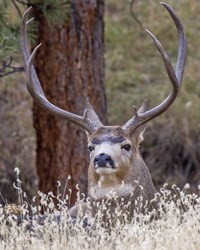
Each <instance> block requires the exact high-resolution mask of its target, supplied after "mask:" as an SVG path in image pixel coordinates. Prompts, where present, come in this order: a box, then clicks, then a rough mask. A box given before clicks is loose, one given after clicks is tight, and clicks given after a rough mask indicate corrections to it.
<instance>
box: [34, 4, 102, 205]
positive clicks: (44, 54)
mask: <svg viewBox="0 0 200 250" xmlns="http://www.w3.org/2000/svg"><path fill="white" fill-rule="evenodd" d="M72 7H73V8H72V11H71V14H70V18H69V20H67V21H66V24H65V25H63V26H62V27H56V28H55V27H53V28H52V27H49V25H48V23H47V21H46V19H45V17H44V16H43V15H42V14H41V13H40V12H38V11H37V10H35V13H36V17H37V18H38V20H39V41H38V42H42V47H41V48H40V50H39V52H38V54H37V57H36V60H35V65H36V69H37V72H38V76H39V79H40V81H41V83H42V87H43V90H44V92H45V95H46V97H47V99H48V100H49V101H51V102H52V103H53V104H55V105H57V106H59V107H60V108H63V109H65V110H67V111H70V112H74V113H76V114H79V115H82V114H83V111H84V106H85V96H87V95H88V96H89V99H90V102H91V103H92V105H93V107H94V109H95V110H96V112H97V114H98V115H99V117H100V118H101V120H102V122H103V123H106V118H105V117H106V98H105V91H104V85H103V83H104V57H103V53H104V38H103V35H104V22H103V14H104V1H103V0H88V1H82V0H72ZM33 115H34V126H35V129H36V137H37V159H36V162H37V172H38V177H39V189H40V190H41V191H42V192H45V193H47V192H49V191H53V192H54V194H57V181H59V182H60V183H61V187H60V188H59V189H60V192H61V193H62V192H63V190H64V186H65V183H66V180H67V177H68V176H69V175H70V176H71V180H70V181H69V183H68V185H67V186H68V188H71V189H72V190H73V192H72V199H71V202H72V203H73V202H74V201H75V199H76V195H75V188H76V184H77V183H78V184H79V187H80V189H81V192H84V193H86V192H87V168H88V150H87V139H86V135H85V131H84V130H83V129H81V128H80V127H78V126H77V125H74V124H73V123H70V122H68V121H65V120H62V119H60V118H56V117H54V116H52V115H50V114H48V113H47V112H46V111H44V110H43V109H41V108H40V107H39V106H38V105H37V104H34V108H33Z"/></svg>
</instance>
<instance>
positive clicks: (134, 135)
mask: <svg viewBox="0 0 200 250" xmlns="http://www.w3.org/2000/svg"><path fill="white" fill-rule="evenodd" d="M161 4H162V5H163V6H164V7H165V8H166V10H167V11H168V12H169V14H170V16H171V18H172V19H173V22H174V24H175V26H176V28H177V31H178V40H179V44H178V58H177V63H176V69H175V70H174V69H173V66H172V64H171V61H170V58H169V56H168V54H167V52H166V51H165V50H164V49H163V47H162V45H161V43H160V42H159V41H158V39H157V38H156V37H155V36H154V35H153V34H152V33H151V32H150V31H148V30H146V31H147V32H148V34H149V35H150V36H151V38H152V39H153V41H154V43H155V45H156V47H157V49H158V51H159V52H160V54H161V56H162V59H163V62H164V65H165V69H166V72H167V74H168V77H169V80H170V82H171V85H172V91H171V93H170V94H169V95H168V96H167V98H166V99H165V100H164V101H163V102H162V103H160V104H159V105H158V106H156V107H154V108H152V109H150V110H147V104H146V102H144V103H143V104H142V106H141V107H140V108H139V109H138V110H136V108H135V107H134V114H133V117H132V118H131V119H130V120H128V121H127V122H126V124H124V125H123V126H104V125H103V124H102V123H101V121H100V120H99V118H98V116H97V114H96V113H95V111H94V109H93V107H92V106H91V104H90V103H89V102H88V101H87V104H86V109H85V112H84V114H83V116H79V115H76V114H73V113H70V112H68V111H65V110H63V109H60V108H59V107H57V106H55V105H53V104H52V103H50V102H49V101H48V100H47V99H46V97H45V94H44V92H43V90H42V87H41V84H40V81H39V79H38V77H37V73H36V71H35V68H34V66H33V60H34V58H35V55H36V52H37V50H38V49H39V47H40V46H41V44H39V45H38V46H37V47H36V48H35V49H34V50H33V52H32V54H30V53H29V50H28V45H27V33H26V25H27V24H28V22H29V21H27V18H28V15H29V13H30V10H31V8H29V9H28V10H27V11H26V12H25V14H24V16H23V19H22V24H21V36H20V37H21V39H20V42H21V50H22V53H23V58H24V62H25V66H26V83H27V88H28V91H29V92H30V94H31V96H32V97H33V99H34V100H35V101H36V102H37V103H38V104H39V105H40V106H41V107H42V108H44V109H45V110H46V111H47V112H49V113H51V114H53V115H55V116H58V117H61V118H63V119H66V120H68V121H71V122H73V123H75V124H77V125H79V126H81V127H82V128H83V129H84V130H85V131H86V132H87V137H88V149H89V152H90V164H89V169H88V196H89V198H90V200H91V201H92V202H93V204H94V201H102V200H104V199H106V198H109V197H111V196H112V195H111V194H110V191H111V190H114V192H115V193H116V194H117V196H118V197H120V198H123V200H124V203H125V202H128V201H129V202H130V203H131V204H132V205H133V207H134V206H135V205H134V204H135V200H136V199H137V198H138V197H139V196H141V195H142V199H143V200H144V201H150V200H152V199H153V198H154V195H155V192H156V191H155V187H154V185H153V182H152V179H151V175H150V173H149V170H148V168H147V166H146V164H145V163H144V161H143V159H142V157H141V155H140V153H139V144H140V142H141V141H142V140H143V132H144V130H145V124H146V123H147V122H148V121H150V120H152V119H154V118H155V117H157V116H159V115H161V114H162V113H164V112H165V111H166V110H167V109H168V108H169V107H170V106H171V104H172V103H173V102H174V100H175V99H176V97H177V95H178V93H179V90H180V87H181V83H182V77H183V72H184V67H185V60H186V36H185V33H184V29H183V25H182V23H181V21H180V19H179V17H178V16H177V14H176V13H175V11H174V10H173V9H172V8H171V7H170V6H168V5H167V4H165V3H161ZM139 186H142V189H141V188H140V187H139ZM111 199H112V197H111ZM95 210H96V208H95V206H94V211H95ZM71 212H72V214H76V212H77V207H76V206H75V207H73V208H72V210H71Z"/></svg>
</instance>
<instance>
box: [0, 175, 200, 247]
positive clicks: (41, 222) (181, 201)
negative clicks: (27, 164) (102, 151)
mask: <svg viewBox="0 0 200 250" xmlns="http://www.w3.org/2000/svg"><path fill="white" fill-rule="evenodd" d="M18 183H19V179H18ZM17 189H18V193H19V196H21V205H20V206H16V205H7V206H5V207H2V206H1V207H0V249H2V250H12V249H13V250H14V249H15V250H18V249H20V250H21V249H29V250H33V249H38V248H39V249H40V250H42V249H57V250H59V249H60V250H61V249H62V250H63V249H70V250H71V249H105V250H108V249H116V250H117V249H134V250H137V249H149V250H151V249H152V250H156V249H158V250H162V249H170V250H173V249H174V250H177V249H193V250H195V249H196V250H198V249H199V248H200V237H199V236H200V213H199V209H200V196H198V195H196V194H186V193H187V191H188V185H186V186H185V189H184V190H182V191H180V189H179V188H177V187H176V186H175V185H174V186H173V187H172V188H171V190H169V189H167V188H166V186H165V187H162V188H161V190H160V193H159V194H157V197H158V196H159V197H160V202H159V204H158V210H157V211H155V210H153V211H151V212H148V213H145V214H142V213H139V212H135V216H134V218H133V219H132V221H131V222H130V221H127V219H126V218H127V217H126V215H124V214H123V215H122V214H121V213H120V211H115V214H116V215H115V221H116V224H115V226H111V228H110V229H109V230H108V229H107V228H105V227H103V226H102V221H101V209H103V207H104V205H102V207H100V208H99V213H98V214H97V215H96V217H95V218H91V217H90V215H89V214H88V215H87V224H86V222H85V218H83V216H82V214H81V211H80V216H79V217H78V218H77V219H76V220H75V221H74V220H73V219H72V218H71V217H70V216H69V213H68V212H69V209H68V205H67V204H68V197H66V198H65V199H61V196H57V197H54V196H53V195H52V194H51V193H49V194H48V195H44V194H42V193H39V194H38V196H39V198H40V203H39V204H37V203H36V202H35V200H36V199H35V198H33V200H32V201H30V200H28V199H27V197H26V195H25V194H24V193H23V192H22V190H21V188H20V187H19V186H17ZM55 199H56V200H57V201H58V204H57V206H55V205H54V203H53V200H55ZM41 211H43V212H44V213H43V214H41ZM152 217H154V218H155V219H153V220H152ZM118 218H119V219H118ZM122 218H123V220H122ZM107 220H108V222H109V217H108V218H107Z"/></svg>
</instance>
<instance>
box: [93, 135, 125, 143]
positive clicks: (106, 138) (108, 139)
mask: <svg viewBox="0 0 200 250" xmlns="http://www.w3.org/2000/svg"><path fill="white" fill-rule="evenodd" d="M124 140H125V137H124V136H122V135H120V136H103V137H96V138H93V139H92V141H91V142H92V143H93V144H101V143H103V142H110V143H111V144H115V143H121V142H123V141H124Z"/></svg>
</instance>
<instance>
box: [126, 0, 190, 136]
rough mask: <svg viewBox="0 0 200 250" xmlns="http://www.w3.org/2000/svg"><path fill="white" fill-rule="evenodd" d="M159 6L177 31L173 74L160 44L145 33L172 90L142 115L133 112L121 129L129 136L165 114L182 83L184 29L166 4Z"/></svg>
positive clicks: (185, 43) (184, 47)
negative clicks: (176, 57) (166, 12)
mask: <svg viewBox="0 0 200 250" xmlns="http://www.w3.org/2000/svg"><path fill="white" fill-rule="evenodd" d="M161 4H162V5H163V6H164V7H165V8H166V9H167V11H168V12H169V14H170V16H171V17H172V19H173V21H174V24H175V25H176V28H177V30H178V37H179V45H178V59H177V64H176V71H175V72H174V69H173V67H172V64H171V61H170V58H169V56H168V54H167V52H166V51H165V50H164V49H163V47H162V45H161V43H160V42H159V41H158V39H157V38H156V37H155V36H154V35H153V34H152V33H151V32H150V31H148V30H146V31H147V32H148V33H149V35H150V36H151V37H152V39H153V41H154V43H155V45H156V47H157V49H158V51H159V52H160V54H161V56H162V58H163V62H164V65H165V69H166V71H167V74H168V77H169V79H170V81H171V83H172V88H173V89H172V92H171V93H170V94H169V96H168V97H167V98H166V99H165V100H164V101H163V102H162V103H161V104H159V105H158V106H156V107H155V108H153V109H151V110H148V111H146V112H144V113H139V112H136V111H135V112H136V114H135V115H134V116H133V117H132V118H131V119H130V120H129V121H128V122H127V123H126V124H125V125H124V126H123V127H122V128H123V129H124V130H126V131H128V132H129V133H130V134H132V133H133V132H134V131H135V130H136V129H137V128H138V127H140V126H141V125H143V124H145V123H146V122H148V121H150V120H152V119H153V118H155V117H156V116H159V115H160V114H162V113H163V112H165V111H166V110H167V109H168V108H169V107H170V106H171V104H172V103H173V102H174V100H175V99H176V97H177V95H178V92H179V90H180V87H181V83H182V77H183V72H184V67H185V61H186V46H187V42H186V36H185V32H184V28H183V25H182V23H181V21H180V19H179V17H178V16H177V15H176V13H175V11H174V10H173V9H172V8H171V7H170V6H169V5H167V4H166V3H161Z"/></svg>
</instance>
